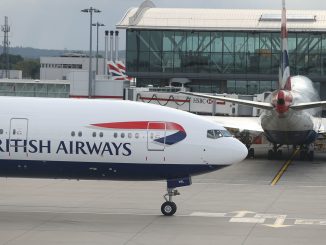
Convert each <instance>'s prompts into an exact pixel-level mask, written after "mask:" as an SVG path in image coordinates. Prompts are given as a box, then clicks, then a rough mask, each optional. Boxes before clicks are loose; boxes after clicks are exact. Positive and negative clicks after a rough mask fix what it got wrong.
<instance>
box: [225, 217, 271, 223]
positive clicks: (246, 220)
mask: <svg viewBox="0 0 326 245" xmlns="http://www.w3.org/2000/svg"><path fill="white" fill-rule="evenodd" d="M229 222H232V223H255V224H262V223H264V222H265V219H263V218H231V219H230V221H229Z"/></svg>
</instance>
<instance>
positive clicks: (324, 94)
mask: <svg viewBox="0 0 326 245" xmlns="http://www.w3.org/2000/svg"><path fill="white" fill-rule="evenodd" d="M319 93H320V94H319V95H320V99H321V100H326V81H322V82H320V91H319ZM323 117H326V108H323Z"/></svg>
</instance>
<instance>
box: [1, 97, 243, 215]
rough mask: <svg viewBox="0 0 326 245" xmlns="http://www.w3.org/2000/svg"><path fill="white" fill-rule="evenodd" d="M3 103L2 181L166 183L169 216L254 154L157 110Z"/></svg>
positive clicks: (205, 125)
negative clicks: (216, 175)
mask: <svg viewBox="0 0 326 245" xmlns="http://www.w3.org/2000/svg"><path fill="white" fill-rule="evenodd" d="M0 104H1V109H0V176H1V177H23V178H60V179H78V180H79V179H88V180H135V181H136V180H138V181H145V180H166V181H167V194H166V195H165V196H164V198H165V200H166V201H165V202H164V203H163V204H162V206H161V211H162V213H163V214H164V215H166V216H171V215H173V214H174V213H175V212H176V210H177V206H176V204H175V203H174V202H173V200H172V197H173V196H176V195H179V192H178V191H177V190H176V188H177V187H182V186H189V185H191V176H194V175H199V174H204V173H208V172H212V171H215V170H219V169H221V168H223V167H226V166H228V165H230V164H233V163H237V162H240V161H242V160H243V159H244V158H245V157H246V156H247V153H248V150H247V148H246V147H245V146H244V145H243V144H242V143H241V142H240V141H238V140H237V139H236V138H234V137H232V135H231V134H230V133H229V132H228V131H227V130H226V129H225V128H223V127H222V126H220V125H219V124H217V123H215V122H212V121H209V120H208V119H205V118H202V117H200V116H197V115H193V114H191V113H188V112H183V111H180V110H176V109H172V108H166V107H162V106H158V105H152V104H147V103H141V102H132V101H114V100H96V99H94V100H93V99H92V100H88V99H64V98H24V97H0Z"/></svg>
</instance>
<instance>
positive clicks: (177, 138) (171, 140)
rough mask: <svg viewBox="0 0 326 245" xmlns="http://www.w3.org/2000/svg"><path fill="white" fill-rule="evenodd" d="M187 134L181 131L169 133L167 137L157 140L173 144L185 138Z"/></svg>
mask: <svg viewBox="0 0 326 245" xmlns="http://www.w3.org/2000/svg"><path fill="white" fill-rule="evenodd" d="M186 136H187V134H186V132H182V131H179V132H176V133H174V134H171V135H168V136H166V137H163V138H159V139H156V140H155V141H156V142H159V143H161V144H167V145H173V144H175V143H178V142H180V141H181V140H183V139H185V138H186Z"/></svg>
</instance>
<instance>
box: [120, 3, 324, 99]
mask: <svg viewBox="0 0 326 245" xmlns="http://www.w3.org/2000/svg"><path fill="white" fill-rule="evenodd" d="M287 18H288V29H289V55H290V65H291V74H292V75H298V74H302V75H306V76H308V77H309V78H310V79H312V80H313V81H314V82H315V85H316V88H318V89H320V90H324V91H325V94H321V96H322V97H324V98H325V97H326V76H325V73H326V11H317V10H316V11H312V10H311V11H308V10H288V11H287ZM280 19H281V10H261V9H251V10H245V9H180V8H156V7H155V5H154V4H153V3H152V2H151V1H145V2H144V3H143V4H142V5H141V6H140V7H139V8H131V9H129V10H128V11H127V13H126V14H125V16H124V17H123V18H122V20H121V21H120V22H119V23H118V24H117V28H119V29H126V44H127V45H126V46H127V47H126V67H127V73H128V75H129V76H132V77H136V78H137V86H146V85H149V84H151V85H154V86H166V85H169V82H171V81H178V79H180V80H181V81H185V80H186V82H189V83H188V84H187V85H186V86H187V87H189V88H191V90H192V91H196V92H208V93H209V92H212V93H213V92H214V93H238V94H255V93H261V92H264V91H269V90H272V89H275V88H276V87H277V80H278V67H279V56H280V25H281V23H280ZM323 88H324V89H323Z"/></svg>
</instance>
